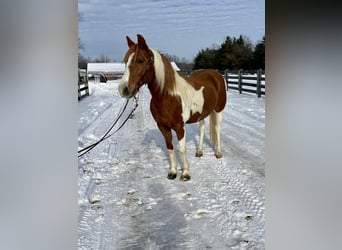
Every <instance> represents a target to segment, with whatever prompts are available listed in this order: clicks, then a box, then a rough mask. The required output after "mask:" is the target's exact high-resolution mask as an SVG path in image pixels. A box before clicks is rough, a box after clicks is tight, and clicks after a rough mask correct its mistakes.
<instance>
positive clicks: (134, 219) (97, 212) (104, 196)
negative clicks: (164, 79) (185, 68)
mask: <svg viewBox="0 0 342 250" xmlns="http://www.w3.org/2000/svg"><path fill="white" fill-rule="evenodd" d="M140 101H141V102H140V103H139V108H138V110H137V112H136V116H135V118H134V119H133V120H130V121H129V123H128V124H127V126H126V125H125V126H124V127H123V129H122V130H121V131H120V133H118V134H116V136H115V137H113V138H110V139H109V140H108V142H107V143H105V144H103V145H99V146H98V149H97V150H95V149H96V148H95V149H94V151H93V152H90V153H89V155H87V157H86V158H85V161H84V162H83V164H81V165H80V169H79V171H80V175H79V176H80V180H79V186H80V189H79V190H80V191H79V192H80V213H79V242H78V246H79V248H80V249H171V248H173V249H210V248H211V249H264V247H265V244H264V224H265V214H264V184H263V183H264V180H263V176H262V175H260V174H258V175H256V174H255V173H254V172H255V171H256V170H255V168H258V167H259V168H262V166H261V167H260V166H259V165H260V164H262V163H261V162H262V156H263V154H260V156H259V158H260V159H259V160H257V161H255V152H253V150H252V148H249V147H248V146H246V144H243V143H241V138H245V137H248V136H255V135H253V133H254V132H253V131H252V130H248V129H246V127H239V128H236V129H234V130H236V131H234V132H232V133H230V132H227V133H224V134H227V136H223V137H222V147H223V154H224V157H223V158H221V159H216V158H215V157H214V152H213V149H212V147H211V146H210V145H209V144H208V140H207V135H206V138H205V143H204V148H203V152H204V156H203V157H202V158H196V157H195V156H194V155H195V150H196V144H197V142H198V134H197V133H198V125H197V124H194V125H189V126H187V152H188V158H189V163H190V171H191V175H192V179H191V180H190V181H189V182H181V181H179V180H178V179H176V180H173V181H170V180H167V179H166V175H167V167H168V156H167V151H166V148H165V145H164V140H163V138H162V135H161V134H160V132H159V130H157V128H156V125H155V123H154V121H152V122H151V119H152V117H151V115H150V113H149V96H148V93H146V89H145V90H143V92H142V98H140ZM227 111H229V109H227ZM227 111H225V112H227ZM229 115H231V116H233V117H235V116H239V112H232V113H231V114H229V113H228V114H227V113H225V115H224V117H227V120H229ZM244 115H245V116H248V112H247V113H245V112H244ZM234 119H235V118H234ZM238 119H239V118H238V117H237V118H236V121H237V122H238ZM243 119H248V118H246V117H245V118H243ZM223 123H225V124H226V123H227V121H226V120H224V121H223ZM250 123H251V124H250V126H252V125H253V123H254V121H252V120H251V121H250ZM207 124H208V123H207ZM228 125H229V124H228ZM207 127H208V126H207ZM225 129H229V130H231V129H232V128H231V126H230V125H229V126H226V125H225ZM261 134H262V130H261ZM246 135H248V136H246ZM246 139H247V140H248V138H246ZM253 140H254V139H253ZM253 140H250V143H251V144H252V143H254V142H257V145H261V146H262V145H263V143H262V136H261V137H260V138H259V137H258V138H257V139H255V141H254V142H253ZM133 145H140V146H139V147H136V146H133ZM261 151H262V150H261ZM150 152H152V153H150ZM209 162H210V164H209V165H208V163H209ZM178 167H179V166H178ZM99 176H100V177H101V178H99V179H97V178H96V177H99ZM92 195H95V196H96V195H98V197H99V198H100V199H99V200H100V201H99V202H94V204H90V203H89V201H88V200H87V199H88V198H87V196H90V197H91V196H92ZM84 197H86V198H84ZM93 201H96V199H94V200H93Z"/></svg>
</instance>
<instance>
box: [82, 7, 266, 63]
mask: <svg viewBox="0 0 342 250" xmlns="http://www.w3.org/2000/svg"><path fill="white" fill-rule="evenodd" d="M79 12H80V13H82V15H83V17H84V20H83V21H82V22H81V23H80V24H79V36H80V38H81V40H82V41H83V42H84V44H85V50H86V52H87V53H89V54H91V56H96V55H99V54H100V53H103V52H101V50H103V47H102V45H103V44H108V41H105V40H103V41H102V44H101V39H99V37H102V39H108V40H113V39H114V37H115V39H117V37H120V38H121V42H122V43H125V35H130V36H133V37H135V35H136V34H137V33H140V34H143V35H145V36H146V37H145V38H148V39H149V40H148V41H151V42H150V43H151V44H153V45H154V46H156V47H159V48H160V49H162V50H165V51H166V52H168V53H174V54H177V55H178V56H179V57H187V58H192V57H193V56H195V54H196V53H197V52H198V50H199V49H201V47H202V46H207V47H208V46H210V45H211V44H212V43H218V44H220V43H221V42H223V40H224V38H225V36H227V35H230V36H238V35H240V34H242V35H245V36H247V37H249V38H250V39H251V40H252V41H257V40H259V39H261V37H262V36H263V35H264V23H265V21H264V15H265V10H264V1H260V0H258V1H249V0H244V1H222V0H220V1H218V0H214V1H204V0H197V1H184V0H174V1H158V0H155V1H145V0H134V1H131V0H115V1H114V0H80V1H79ZM105 34H107V37H106V36H105V37H104V35H105ZM95 41H96V42H95ZM182 44H184V45H185V46H187V47H182ZM116 45H118V44H116ZM112 46H114V44H113V43H112ZM121 47H122V46H121ZM109 50H110V49H109ZM112 51H113V54H116V53H119V54H120V55H119V57H121V56H122V54H123V53H124V52H125V51H118V50H117V51H115V48H113V49H112Z"/></svg>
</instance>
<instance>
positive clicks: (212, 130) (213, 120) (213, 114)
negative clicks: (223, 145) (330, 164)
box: [209, 110, 218, 147]
mask: <svg viewBox="0 0 342 250" xmlns="http://www.w3.org/2000/svg"><path fill="white" fill-rule="evenodd" d="M217 125H218V124H217V113H216V112H215V111H214V110H213V111H212V112H211V113H210V120H209V126H210V137H209V138H210V144H211V145H213V146H214V147H216V146H217V144H218V138H217V133H216V129H215V127H216V126H217Z"/></svg>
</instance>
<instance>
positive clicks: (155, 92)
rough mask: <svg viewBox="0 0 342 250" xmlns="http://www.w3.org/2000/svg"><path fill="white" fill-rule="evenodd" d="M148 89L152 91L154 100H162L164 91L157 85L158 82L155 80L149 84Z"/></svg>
mask: <svg viewBox="0 0 342 250" xmlns="http://www.w3.org/2000/svg"><path fill="white" fill-rule="evenodd" d="M147 86H148V89H149V90H150V93H151V96H152V99H161V98H162V97H163V93H162V91H160V88H159V86H158V84H157V80H156V79H155V78H153V79H152V80H151V81H149V82H148V83H147Z"/></svg>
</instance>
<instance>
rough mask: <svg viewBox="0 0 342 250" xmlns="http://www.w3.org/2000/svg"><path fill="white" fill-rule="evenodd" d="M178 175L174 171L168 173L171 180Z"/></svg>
mask: <svg viewBox="0 0 342 250" xmlns="http://www.w3.org/2000/svg"><path fill="white" fill-rule="evenodd" d="M176 177H177V174H173V173H169V174H168V175H167V178H168V179H169V180H173V179H175V178H176Z"/></svg>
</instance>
